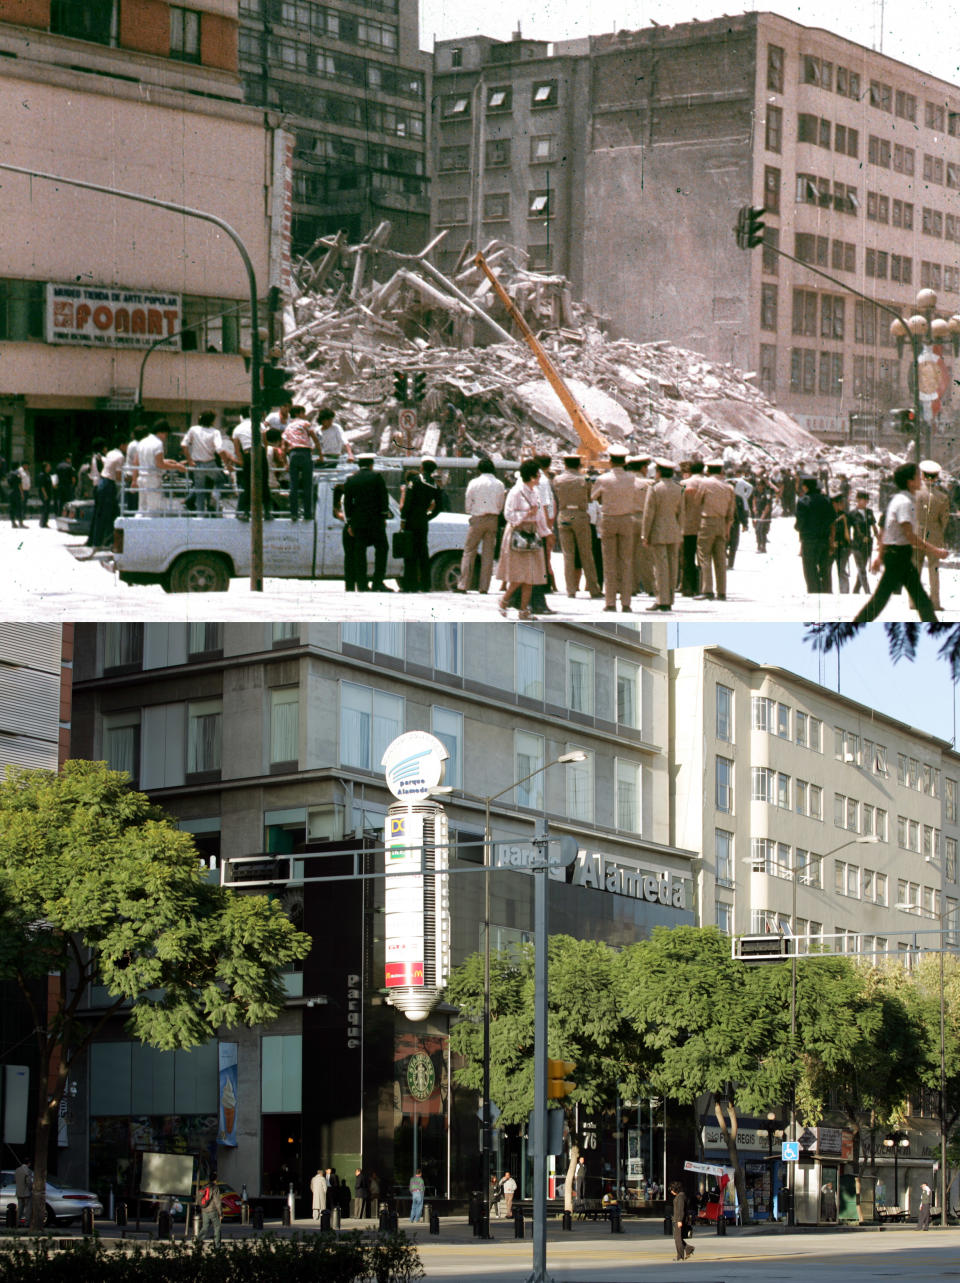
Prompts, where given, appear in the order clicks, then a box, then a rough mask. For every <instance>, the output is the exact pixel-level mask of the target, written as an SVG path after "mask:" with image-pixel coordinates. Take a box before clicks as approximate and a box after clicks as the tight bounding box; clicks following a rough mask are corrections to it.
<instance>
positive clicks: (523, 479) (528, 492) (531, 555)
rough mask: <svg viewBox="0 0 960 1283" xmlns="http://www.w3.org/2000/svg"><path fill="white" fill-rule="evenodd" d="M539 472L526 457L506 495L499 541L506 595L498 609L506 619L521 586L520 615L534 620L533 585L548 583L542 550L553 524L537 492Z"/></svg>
mask: <svg viewBox="0 0 960 1283" xmlns="http://www.w3.org/2000/svg"><path fill="white" fill-rule="evenodd" d="M539 474H540V469H539V468H538V466H537V464H536V462H535V461H534V460H533V459H525V460H524V461H523V463H521V465H520V479H519V481H518V482H517V483H516V485H515V486H514V487H513V489H512V490H511V491H510V493H509V494H508V495H507V501H506V503H505V505H504V509H503V515H504V517H505V518H506V522H507V526H506V529H505V530H504V532H503V540H502V542H501V544H500V562H499V565H498V566H497V575H498V576H499V578H500V579H501V580H502V581H503V596H502V597H501V598H500V601H499V603H498V608H499V610H500V614H501V615H503V617H504V618H506V615H507V602H508V601H509V600H510V597H511V594H512V593H513V592H515V590H516V589H517V588H519V589H520V612H519V615H518V618H520V619H532V618H533V612H532V611H531V610H530V597H531V594H532V592H533V585H534V584H543V583H546V580H547V576H546V561H545V559H544V551H543V550H544V540H545V537H546V536H547V535H548V534H549V533H550V525H549V523H548V521H547V516H546V513H545V512H544V511H543V504H542V503H541V501H540V496H539V494H538V493H537V478H538V476H539Z"/></svg>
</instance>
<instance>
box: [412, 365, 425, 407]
mask: <svg viewBox="0 0 960 1283" xmlns="http://www.w3.org/2000/svg"><path fill="white" fill-rule="evenodd" d="M426 395H427V376H426V375H425V374H424V372H423V370H415V371H414V375H413V399H414V401H422V400H423V398H424V397H425V396H426Z"/></svg>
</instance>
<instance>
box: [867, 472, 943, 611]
mask: <svg viewBox="0 0 960 1283" xmlns="http://www.w3.org/2000/svg"><path fill="white" fill-rule="evenodd" d="M893 482H894V485H895V486H896V487H897V493H896V494H895V495H894V496H893V498H892V499H891V500H890V503H889V504H888V506H887V515H886V518H885V519H884V523H883V530H882V531H881V533H880V540H879V543H878V546H877V555H876V557H874V559H873V565H872V566H871V569H872V570H879V569H880V566H881V563H882V565H883V574H882V575H881V576H880V582H879V583H878V584H877V587H876V589H875V590H874V594H873V596H872V597H871V598H870V600H869V601H868V602H867V603H866V605H865V606H864V607H863V608H862V610H860V611H859V613H858V614H857V615H855V616H854V620H853V622H854V623H855V624H867V623H870V621H871V620H873V619H876V617H877V616H878V615H879V614H880V612H881V611H882V610H883V608H884V606H885V605H886V604H887V602H888V601H889V600H890V598H891V597H892V596H893V594H894V593H895V592H898V591H899V590H900V589H901V588H904V587H905V588H906V590H907V592H908V593H909V594H910V599H911V601H912V602H913V603H914V608H915V609H916V610H917V612H918V613H919V615H920V618H921V619H922V620H923V622H924V623H925V624H935V623H936V622H937V616H936V612H935V611H934V609H933V603H932V602H931V600H930V598H929V597H928V596H927V594H926V591H925V589H924V587H923V585H922V584H921V582H920V572H919V571H918V570H917V567H916V565H915V564H914V560H913V550H914V548H916V549H917V550H918V552H919V553H920V554H921V556H924V555H926V556H929V557H935V558H937V559H938V560H939V559H941V558H943V557H946V555H947V549H946V548H939V547H937V546H936V545H935V544H932V543H928V542H927V541H926V539H924V538H923V537H922V536H921V535H920V533H919V531H918V530H917V511H916V506H915V505H914V501H913V496H914V495H915V494H916V492H917V491H918V490H919V489H920V474H919V470H918V468H917V465H916V464H915V463H904V464H901V465H900V467H899V468H897V470H896V472H894V474H893Z"/></svg>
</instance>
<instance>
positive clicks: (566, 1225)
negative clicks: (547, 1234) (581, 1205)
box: [560, 1212, 573, 1234]
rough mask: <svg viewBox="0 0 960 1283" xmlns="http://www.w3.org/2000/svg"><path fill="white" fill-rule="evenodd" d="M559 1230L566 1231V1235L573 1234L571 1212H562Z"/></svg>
mask: <svg viewBox="0 0 960 1283" xmlns="http://www.w3.org/2000/svg"><path fill="white" fill-rule="evenodd" d="M560 1228H561V1229H562V1230H566V1231H567V1233H568V1234H570V1233H572V1232H573V1213H572V1212H564V1214H563V1220H562V1221H561V1223H560Z"/></svg>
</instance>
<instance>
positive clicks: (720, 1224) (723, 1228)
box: [717, 1207, 727, 1234]
mask: <svg viewBox="0 0 960 1283" xmlns="http://www.w3.org/2000/svg"><path fill="white" fill-rule="evenodd" d="M726 1232H727V1218H726V1217H725V1216H724V1214H723V1208H722V1207H721V1209H720V1215H719V1216H718V1217H717V1233H718V1234H726Z"/></svg>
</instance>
